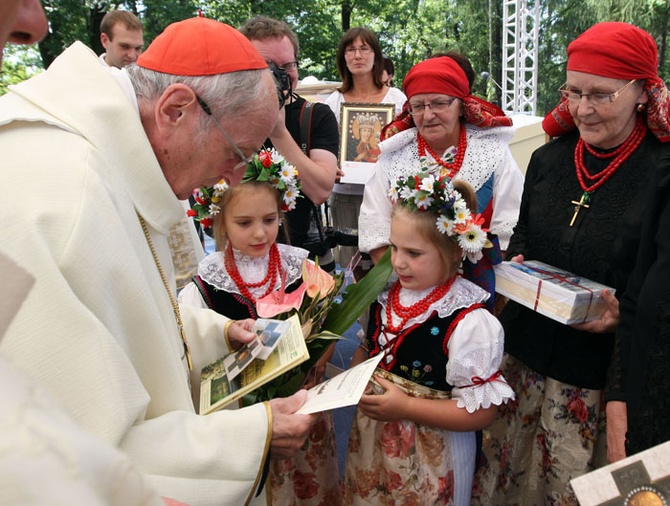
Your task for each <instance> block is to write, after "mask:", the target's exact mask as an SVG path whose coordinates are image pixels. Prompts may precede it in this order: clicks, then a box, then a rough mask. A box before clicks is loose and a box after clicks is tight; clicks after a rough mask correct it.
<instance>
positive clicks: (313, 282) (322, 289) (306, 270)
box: [302, 260, 335, 300]
mask: <svg viewBox="0 0 670 506" xmlns="http://www.w3.org/2000/svg"><path fill="white" fill-rule="evenodd" d="M302 280H303V281H304V282H305V285H306V286H307V296H308V297H310V298H312V299H314V298H317V300H321V299H323V298H324V297H325V296H326V295H328V294H329V293H330V291H331V290H332V289H333V287H334V286H335V280H334V279H333V276H331V275H330V274H328V273H327V272H326V271H324V270H323V269H321V268H320V267H318V266H317V265H316V264H315V263H312V262H310V261H309V260H305V261H304V262H303V263H302Z"/></svg>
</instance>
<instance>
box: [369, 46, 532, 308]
mask: <svg viewBox="0 0 670 506" xmlns="http://www.w3.org/2000/svg"><path fill="white" fill-rule="evenodd" d="M468 73H469V74H470V77H469V76H468ZM471 79H474V72H473V71H472V67H471V66H470V62H469V61H468V60H467V58H465V57H464V56H462V55H460V54H458V53H455V52H450V53H445V54H444V55H441V56H437V57H433V58H429V59H428V60H425V61H422V62H421V63H418V64H416V65H415V66H414V67H412V68H411V69H410V71H409V72H408V74H407V76H406V77H405V80H404V82H403V89H404V90H405V93H406V94H407V96H408V100H407V102H406V103H405V107H404V108H403V112H402V113H401V114H400V115H398V116H397V117H396V119H395V120H394V121H393V122H392V123H391V124H389V125H387V126H386V127H385V129H384V130H383V132H382V140H384V142H383V143H382V144H381V150H382V154H381V155H380V157H379V161H378V162H377V168H376V170H375V173H374V175H373V176H372V177H371V178H370V180H369V181H368V182H367V184H366V185H365V194H364V197H363V204H362V206H361V211H360V216H359V220H358V243H359V247H360V249H361V251H363V252H366V253H370V256H371V257H372V259H373V261H375V262H377V261H378V260H379V258H381V256H382V255H383V253H384V251H386V248H387V247H388V244H389V230H390V223H391V203H390V200H389V196H388V192H389V188H390V185H391V183H392V182H394V181H396V180H397V179H398V177H400V176H406V175H409V174H415V173H416V172H418V171H419V170H421V169H426V170H429V171H433V172H435V173H439V174H441V175H445V174H446V175H449V177H451V178H452V179H463V180H465V181H466V182H468V183H470V185H472V187H473V188H474V189H475V192H476V194H477V202H478V209H477V212H478V213H481V214H482V215H483V217H484V218H485V223H484V226H485V227H486V228H488V229H489V230H490V232H491V233H492V234H495V235H497V237H498V238H499V240H500V246H501V248H502V249H503V250H504V249H505V248H506V247H507V243H508V242H509V238H510V236H511V235H512V229H513V228H514V225H515V224H516V220H517V216H518V212H519V204H520V202H521V192H522V188H523V175H522V173H521V171H520V170H519V167H518V165H517V164H516V162H515V161H514V158H513V157H512V153H511V152H510V149H509V141H510V140H511V139H512V136H513V135H514V129H513V128H512V126H511V125H512V120H511V119H510V118H508V117H506V116H505V115H504V113H503V111H502V110H500V108H498V107H496V106H495V105H493V104H490V103H488V102H486V101H484V100H482V99H479V98H477V97H474V96H472V95H471V94H470V86H471V84H472V82H471ZM484 263H485V262H479V263H478V266H479V267H478V269H479V270H482V265H483V264H484ZM468 267H469V266H468V265H466V266H465V268H468ZM477 276H478V273H474V274H473V275H472V276H471V277H472V278H474V277H477ZM473 281H476V282H477V283H478V284H480V285H482V286H483V287H484V288H486V289H489V290H490V291H492V283H491V281H490V280H488V281H485V280H482V279H473ZM490 302H491V304H492V298H491V300H490Z"/></svg>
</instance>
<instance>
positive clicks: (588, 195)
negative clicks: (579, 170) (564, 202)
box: [570, 192, 593, 226]
mask: <svg viewBox="0 0 670 506" xmlns="http://www.w3.org/2000/svg"><path fill="white" fill-rule="evenodd" d="M591 193H593V192H584V193H582V197H581V198H580V199H579V202H577V201H576V200H573V201H572V204H574V205H575V214H573V215H572V219H571V220H570V226H572V225H574V224H575V220H576V219H577V215H578V214H579V211H581V210H582V207H584V208H586V209H588V208H589V205H588V201H589V200H590V199H591Z"/></svg>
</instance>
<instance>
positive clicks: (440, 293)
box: [386, 276, 456, 334]
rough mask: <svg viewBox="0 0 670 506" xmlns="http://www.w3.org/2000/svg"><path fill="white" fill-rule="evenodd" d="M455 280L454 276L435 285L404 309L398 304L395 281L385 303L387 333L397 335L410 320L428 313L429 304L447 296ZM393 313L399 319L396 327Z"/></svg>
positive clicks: (398, 291) (398, 298)
mask: <svg viewBox="0 0 670 506" xmlns="http://www.w3.org/2000/svg"><path fill="white" fill-rule="evenodd" d="M455 279H456V276H454V277H452V278H451V279H450V280H449V281H446V282H444V283H442V284H441V285H437V286H436V287H435V288H433V289H432V290H431V291H430V293H429V294H428V295H426V296H425V297H424V298H423V299H421V300H419V301H417V302H415V303H414V304H412V305H411V306H409V307H405V306H403V305H402V304H401V303H400V288H401V285H400V281H396V282H395V283H394V284H393V286H392V287H391V290H389V296H388V301H387V303H386V328H387V329H388V331H389V332H391V333H393V334H398V333H399V332H400V331H401V330H403V329H404V328H405V325H406V324H407V322H408V321H409V320H410V319H411V318H416V317H417V316H419V315H422V314H423V313H425V312H426V311H428V308H429V307H430V305H431V304H433V303H434V302H436V301H438V300H440V299H441V298H442V297H444V296H445V295H446V294H447V292H448V291H449V289H450V288H451V285H453V284H454V280H455ZM393 313H395V314H396V315H398V316H399V317H400V323H399V324H398V325H397V326H396V325H393Z"/></svg>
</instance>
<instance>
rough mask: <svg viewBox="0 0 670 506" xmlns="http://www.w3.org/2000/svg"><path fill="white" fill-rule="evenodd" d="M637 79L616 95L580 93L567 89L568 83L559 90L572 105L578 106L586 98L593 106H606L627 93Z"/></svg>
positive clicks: (615, 93) (616, 92) (632, 80)
mask: <svg viewBox="0 0 670 506" xmlns="http://www.w3.org/2000/svg"><path fill="white" fill-rule="evenodd" d="M635 81H637V79H631V80H630V81H629V82H628V84H626V85H625V86H624V87H623V88H621V89H619V90H617V91H615V92H614V93H580V92H578V91H576V90H570V89H565V88H564V86H565V85H567V84H568V83H565V84H564V85H563V86H561V88H560V89H559V90H558V91H559V93H560V94H561V96H562V97H563V98H564V99H566V100H568V101H569V102H570V103H572V104H576V103H578V102H581V101H582V97H586V100H587V101H588V102H589V103H590V104H591V105H593V106H599V105H606V104H611V103H612V102H614V101H615V100H616V99H617V98H619V96H620V95H621V94H622V93H623V92H624V91H626V89H627V88H628V87H629V86H630V85H631V84H633V83H634V82H635Z"/></svg>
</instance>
